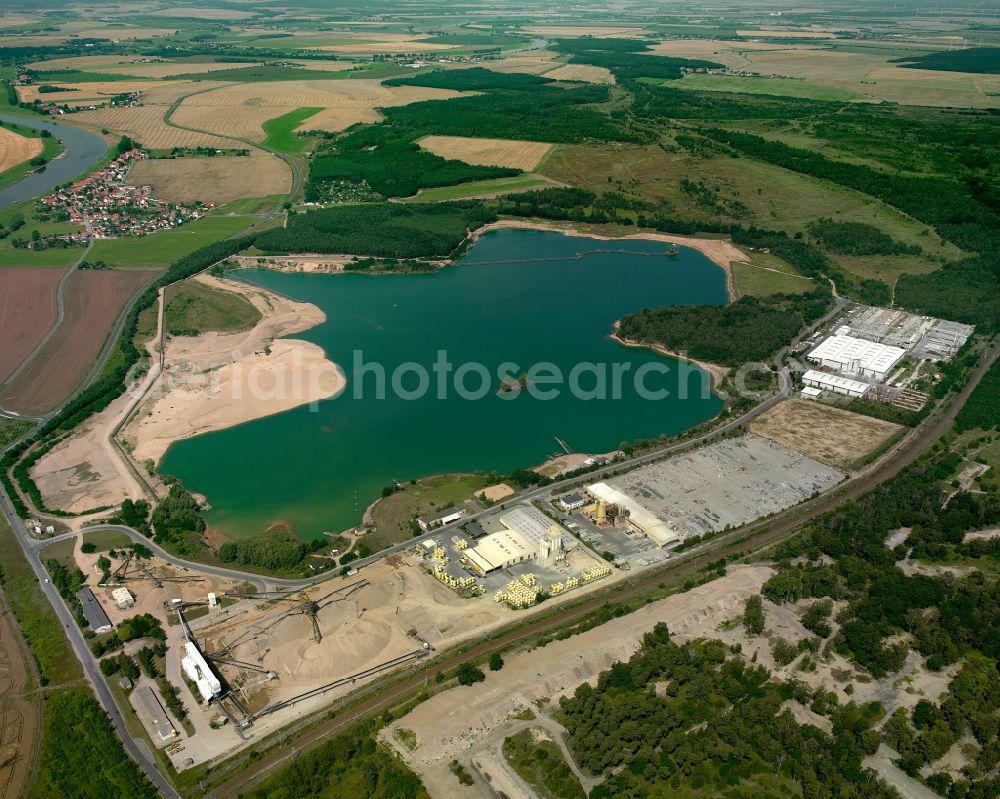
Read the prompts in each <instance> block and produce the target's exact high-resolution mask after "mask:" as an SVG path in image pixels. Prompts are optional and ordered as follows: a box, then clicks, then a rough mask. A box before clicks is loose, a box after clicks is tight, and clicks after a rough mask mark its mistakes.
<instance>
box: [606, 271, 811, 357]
mask: <svg viewBox="0 0 1000 799" xmlns="http://www.w3.org/2000/svg"><path fill="white" fill-rule="evenodd" d="M829 308H830V294H829V292H827V291H822V290H819V291H814V292H812V293H810V294H772V295H770V296H767V297H741V298H740V299H739V300H737V301H736V302H734V303H731V304H729V305H722V306H714V305H674V306H671V307H665V308H646V309H644V310H642V311H638V312H636V313H633V314H629V315H628V316H626V317H624V318H623V319H622V320H621V324H620V327H619V334H620V335H621V336H622V337H624V338H627V339H630V340H632V341H638V342H640V343H643V344H659V345H662V346H664V347H666V348H667V349H669V350H671V351H673V352H682V353H686V354H687V355H690V356H691V357H692V358H697V359H699V360H704V361H711V362H713V363H719V364H723V365H725V366H740V365H742V364H744V363H748V362H750V361H765V360H767V359H769V358H770V357H771V356H772V355H773V354H774V353H775V352H777V351H778V350H779V349H781V348H782V347H784V346H786V345H787V344H788V343H789V342H791V340H792V339H793V338H794V337H795V335H796V334H797V333H798V332H799V331H800V330H801V329H802V328H803V327H805V326H806V325H808V324H810V323H811V322H813V321H815V320H816V319H818V318H819V317H821V316H822V315H823V314H824V313H826V311H827V310H828V309H829Z"/></svg>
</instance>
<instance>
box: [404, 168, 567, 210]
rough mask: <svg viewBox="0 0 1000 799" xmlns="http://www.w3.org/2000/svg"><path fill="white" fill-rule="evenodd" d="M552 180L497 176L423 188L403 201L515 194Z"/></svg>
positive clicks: (522, 176) (549, 183)
mask: <svg viewBox="0 0 1000 799" xmlns="http://www.w3.org/2000/svg"><path fill="white" fill-rule="evenodd" d="M551 185H552V182H551V181H549V180H546V179H545V178H543V177H539V176H538V175H533V174H530V173H529V174H525V175H517V176H515V177H512V178H497V179H495V180H476V181H472V182H471V183H461V184H459V185H458V186H442V187H440V188H434V189H421V190H420V192H419V193H417V194H416V195H415V196H413V197H407V198H406V199H405V200H403V201H402V202H422V203H424V202H446V201H448V200H465V199H468V198H470V197H489V196H493V195H500V194H513V193H514V192H518V191H531V190H532V189H542V188H545V187H546V186H551Z"/></svg>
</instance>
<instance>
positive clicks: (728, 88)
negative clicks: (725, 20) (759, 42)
mask: <svg viewBox="0 0 1000 799" xmlns="http://www.w3.org/2000/svg"><path fill="white" fill-rule="evenodd" d="M668 85H672V86H676V87H678V88H681V89H692V90H696V91H707V92H733V93H735V94H768V95H772V96H775V97H797V98H800V99H803V100H829V101H838V100H839V101H849V100H858V99H862V98H863V95H860V94H857V93H855V92H851V91H848V90H847V89H839V88H836V87H834V86H819V85H817V84H815V83H807V82H806V81H804V80H796V79H791V78H737V77H733V76H731V75H688V76H686V77H685V78H684V79H683V80H682V81H681V82H680V83H678V82H677V81H669V82H668Z"/></svg>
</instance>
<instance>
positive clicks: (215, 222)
mask: <svg viewBox="0 0 1000 799" xmlns="http://www.w3.org/2000/svg"><path fill="white" fill-rule="evenodd" d="M253 221H254V217H252V216H242V215H241V216H225V215H220V214H213V215H211V216H206V217H203V218H202V219H198V220H197V221H195V222H189V223H188V224H186V225H182V226H181V227H180V228H178V229H176V230H166V231H163V232H162V233H154V234H153V235H151V236H143V237H141V238H128V239H107V240H102V241H98V242H97V243H96V244H94V247H93V249H92V250H91V251H90V255H89V256H88V259H89V260H91V261H104V262H105V263H106V264H108V266H113V267H119V268H125V269H127V268H131V267H136V268H144V269H145V268H149V267H157V266H166V265H167V264H169V263H171V262H172V261H176V260H177V259H178V258H182V257H183V256H185V255H187V254H188V253H191V252H194V251H195V250H197V249H198V248H199V247H204V246H205V245H206V244H211V243H212V242H214V241H218V240H219V239H223V238H225V237H226V236H231V235H232V234H233V233H236V232H237V231H240V230H242V229H243V228H245V227H247V226H248V225H250V224H252V223H253Z"/></svg>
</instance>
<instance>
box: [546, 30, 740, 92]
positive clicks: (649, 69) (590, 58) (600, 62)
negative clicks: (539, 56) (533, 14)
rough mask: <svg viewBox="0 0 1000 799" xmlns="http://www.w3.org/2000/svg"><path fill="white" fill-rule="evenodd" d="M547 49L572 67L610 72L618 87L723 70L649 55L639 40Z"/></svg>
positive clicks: (582, 41)
mask: <svg viewBox="0 0 1000 799" xmlns="http://www.w3.org/2000/svg"><path fill="white" fill-rule="evenodd" d="M550 46H551V47H552V48H553V49H555V50H558V51H559V52H561V53H568V54H569V55H570V59H569V62H570V63H571V64H588V65H590V66H595V67H604V68H605V69H608V70H610V71H611V72H612V73H613V74H614V76H615V78H616V79H617V80H618V82H619V83H624V84H629V83H631V82H632V81H635V80H637V79H639V78H658V79H664V80H671V79H675V78H680V77H683V74H684V73H683V70H684V69H685V68H687V69H722V66H723V65H722V64H718V63H716V62H714V61H701V60H695V59H690V58H673V57H671V56H661V55H656V54H655V53H651V52H648V51H649V43H648V42H643V41H639V40H638V39H593V38H589V37H581V38H579V39H557V40H556V41H554V42H552V43H551V44H550Z"/></svg>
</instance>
